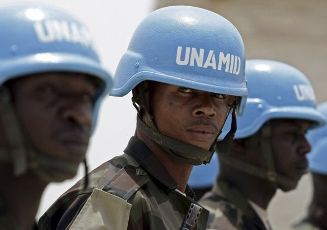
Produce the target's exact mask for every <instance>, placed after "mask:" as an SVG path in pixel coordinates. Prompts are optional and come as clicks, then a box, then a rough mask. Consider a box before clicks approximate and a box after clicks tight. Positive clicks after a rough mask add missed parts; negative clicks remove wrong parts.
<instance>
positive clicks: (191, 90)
mask: <svg viewBox="0 0 327 230" xmlns="http://www.w3.org/2000/svg"><path fill="white" fill-rule="evenodd" d="M178 91H179V92H181V93H193V89H190V88H185V87H179V88H178Z"/></svg>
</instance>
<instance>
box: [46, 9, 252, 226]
mask: <svg viewBox="0 0 327 230" xmlns="http://www.w3.org/2000/svg"><path fill="white" fill-rule="evenodd" d="M244 64H245V61H244V45H243V41H242V38H241V36H240V34H239V32H238V31H237V29H236V28H235V27H234V26H233V25H232V24H231V23H230V22H229V21H227V20H226V19H224V18H223V17H221V16H220V15H218V14H216V13H213V12H211V11H208V10H204V9H201V8H197V7H191V6H171V7H166V8H162V9H158V10H156V11H154V12H152V13H150V14H149V15H148V16H147V17H146V18H145V19H144V20H143V21H142V22H141V24H140V25H139V26H138V27H137V29H136V31H135V33H134V35H133V37H132V39H131V41H130V44H129V47H128V49H127V51H126V53H125V54H124V55H123V57H122V58H121V60H120V63H119V65H118V68H117V70H116V74H115V78H114V79H115V83H114V87H113V89H112V91H111V95H113V96H118V97H121V96H124V95H126V94H127V93H129V92H131V91H132V92H133V98H132V101H133V104H134V105H135V107H136V109H137V111H138V117H137V125H136V131H135V136H133V137H132V138H131V139H130V142H129V143H128V146H127V147H126V149H125V150H124V154H123V155H121V156H118V157H116V158H113V159H112V160H110V161H108V162H106V163H104V164H103V165H101V166H100V167H98V168H97V169H95V170H94V171H93V172H91V174H90V186H89V193H83V194H77V193H76V191H75V188H74V187H73V188H72V189H71V190H69V191H68V192H66V193H65V195H63V196H62V197H61V199H59V200H58V201H57V202H56V204H55V205H54V206H52V208H50V209H49V210H48V211H47V213H46V214H45V215H44V217H43V218H42V219H41V220H40V222H41V221H42V223H43V226H46V227H45V229H65V228H66V227H67V226H69V227H71V228H83V229H100V228H106V229H107V228H108V229H156V230H157V229H174V230H175V229H205V228H206V222H207V214H208V213H207V211H206V210H205V209H203V208H202V207H201V206H200V205H198V204H197V203H196V202H195V201H194V200H193V199H192V194H191V191H190V189H189V188H188V187H187V180H188V177H189V174H190V172H191V169H192V166H193V165H199V164H202V163H208V162H210V159H211V157H212V155H213V153H214V151H215V150H216V147H217V140H218V136H219V134H220V131H221V130H222V127H223V126H224V123H225V120H226V118H227V116H228V114H230V115H231V116H232V117H233V118H234V119H233V120H234V122H233V125H232V129H230V132H229V135H227V138H226V139H225V140H224V141H223V144H222V145H221V146H224V145H225V144H226V142H228V141H229V140H230V138H232V136H233V134H234V132H235V116H236V113H237V112H238V111H241V110H242V105H243V104H244V99H245V97H246V95H247V87H246V82H245V78H244V67H245V65H244ZM227 144H228V143H227ZM219 147H220V146H219ZM62 210H65V211H64V212H62Z"/></svg>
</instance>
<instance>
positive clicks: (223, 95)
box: [214, 93, 226, 100]
mask: <svg viewBox="0 0 327 230" xmlns="http://www.w3.org/2000/svg"><path fill="white" fill-rule="evenodd" d="M214 97H215V98H217V99H220V100H224V99H226V95H225V94H220V93H215V94H214Z"/></svg>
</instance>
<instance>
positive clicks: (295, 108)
mask: <svg viewBox="0 0 327 230" xmlns="http://www.w3.org/2000/svg"><path fill="white" fill-rule="evenodd" d="M245 75H246V80H247V82H248V88H249V95H248V98H247V102H246V108H245V110H244V112H243V114H242V115H241V116H239V117H238V118H237V124H238V127H237V131H236V135H235V138H245V137H248V136H251V135H253V134H254V133H256V132H257V131H258V130H259V129H260V128H261V127H262V125H263V124H264V123H265V122H267V121H268V120H270V119H276V118H293V119H304V120H309V121H312V122H313V123H314V125H313V126H312V127H315V126H319V125H323V124H324V123H325V119H324V117H323V115H322V114H321V113H320V112H319V111H317V109H316V99H315V94H314V91H313V89H312V87H311V84H310V82H309V80H308V79H307V77H306V76H305V75H304V74H303V73H302V72H300V71H299V70H297V69H296V68H294V67H292V66H290V65H287V64H285V63H281V62H277V61H272V60H248V61H246V74H245Z"/></svg>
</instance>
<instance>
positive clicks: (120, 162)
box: [39, 137, 208, 230]
mask: <svg viewBox="0 0 327 230" xmlns="http://www.w3.org/2000/svg"><path fill="white" fill-rule="evenodd" d="M124 152H125V154H124V155H121V156H118V157H115V158H113V159H112V160H110V161H108V162H106V163H104V164H103V165H101V166H100V167H98V168H97V169H95V170H93V171H92V172H91V173H90V186H89V189H88V190H86V191H83V192H79V191H78V188H79V183H78V184H77V185H75V186H74V187H73V188H71V189H70V190H68V191H67V192H66V193H65V194H63V195H62V196H61V197H60V198H59V199H58V200H57V201H56V202H55V203H54V204H53V205H52V206H51V207H50V209H49V210H48V211H47V212H46V213H45V214H44V215H43V216H42V217H41V219H40V221H39V228H40V229H65V228H66V227H67V226H72V224H74V223H73V222H74V220H75V221H76V220H77V221H78V220H79V219H81V218H79V216H80V215H81V210H82V211H83V208H85V207H83V206H86V205H85V203H87V200H88V199H90V197H91V196H92V194H93V193H95V191H98V189H101V190H102V191H105V192H106V194H108V193H110V194H114V195H115V196H116V198H119V197H120V198H123V199H124V200H126V201H127V202H128V203H129V204H130V205H131V208H130V214H129V219H128V227H127V229H156V230H160V229H172V230H176V229H205V227H206V222H207V218H208V211H207V210H205V209H203V208H201V207H200V206H199V205H197V204H196V203H194V201H193V200H192V198H191V195H190V192H191V191H190V189H189V188H187V191H186V195H184V194H183V193H181V192H179V191H178V190H177V189H176V188H177V184H176V183H175V181H174V180H173V179H172V178H171V176H170V175H169V174H168V172H167V171H166V169H165V168H164V166H163V165H162V164H161V162H160V161H159V160H158V159H157V158H155V156H154V154H153V153H152V152H151V151H150V150H149V149H148V148H147V147H146V145H145V144H144V143H143V142H142V141H140V140H139V139H137V138H136V137H132V138H131V140H130V142H129V144H128V146H127V148H126V149H125V151H124ZM102 191H101V192H102ZM102 206H103V205H102ZM115 211H118V210H111V211H110V212H109V214H110V213H111V214H113V213H114V212H115ZM197 215H198V216H197ZM193 217H195V218H193ZM187 218H189V219H187ZM89 221H90V222H88V223H89V224H91V221H92V218H90V219H89ZM101 221H102V220H101ZM192 221H193V223H192ZM98 222H99V221H98ZM103 222H104V223H105V222H106V221H103ZM88 223H87V225H88ZM107 223H108V222H107ZM183 223H184V226H185V228H181V226H182V224H183ZM192 224H193V226H194V227H191V225H192ZM105 225H106V224H103V226H100V227H101V228H103V229H113V228H112V227H111V228H110V226H107V225H106V226H105ZM120 226H121V225H120ZM84 227H85V225H84ZM86 227H89V226H86ZM97 227H98V228H99V226H97ZM119 228H120V229H124V228H126V227H124V228H123V227H119Z"/></svg>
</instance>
